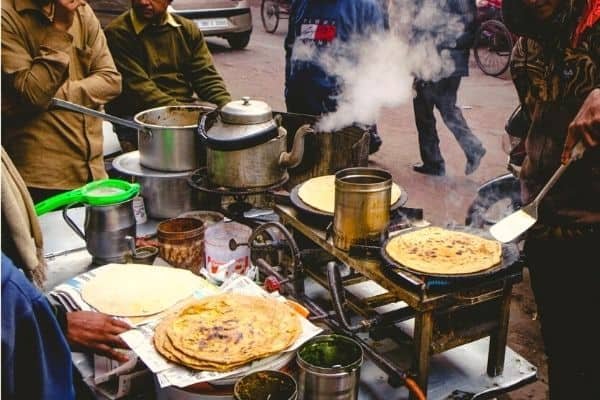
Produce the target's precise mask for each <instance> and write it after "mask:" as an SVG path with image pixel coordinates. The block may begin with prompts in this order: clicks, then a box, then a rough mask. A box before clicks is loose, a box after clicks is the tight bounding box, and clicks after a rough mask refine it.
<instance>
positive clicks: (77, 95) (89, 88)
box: [56, 5, 121, 108]
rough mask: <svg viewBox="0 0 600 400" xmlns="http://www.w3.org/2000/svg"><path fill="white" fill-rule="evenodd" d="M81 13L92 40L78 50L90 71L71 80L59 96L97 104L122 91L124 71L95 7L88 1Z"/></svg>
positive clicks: (91, 105) (89, 37)
mask: <svg viewBox="0 0 600 400" xmlns="http://www.w3.org/2000/svg"><path fill="white" fill-rule="evenodd" d="M80 13H81V15H82V20H83V25H84V26H83V29H85V30H86V31H87V33H86V36H87V38H88V40H87V43H86V48H85V49H83V50H77V52H78V56H79V57H80V58H82V59H84V63H88V62H89V65H90V66H89V73H88V75H87V76H86V77H84V78H83V79H81V80H67V81H66V82H65V83H64V84H63V85H62V86H61V88H60V89H59V90H58V93H57V95H56V97H58V98H61V99H64V100H68V101H71V102H73V103H77V104H81V105H84V106H87V107H92V108H97V107H98V106H99V105H101V104H106V103H107V102H108V101H110V100H112V99H113V98H115V97H117V96H118V95H119V93H121V74H119V72H118V71H117V68H116V67H115V63H114V61H113V58H112V56H111V54H110V51H109V49H108V46H107V44H106V37H105V36H104V33H103V32H102V29H101V27H100V22H99V21H98V18H96V16H95V15H94V12H93V11H92V9H91V8H90V7H89V6H88V5H84V6H82V7H81V8H80Z"/></svg>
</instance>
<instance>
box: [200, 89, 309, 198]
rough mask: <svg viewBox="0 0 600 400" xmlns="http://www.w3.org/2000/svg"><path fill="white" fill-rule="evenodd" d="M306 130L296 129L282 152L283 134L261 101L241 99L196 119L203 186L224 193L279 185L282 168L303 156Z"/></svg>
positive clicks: (283, 174)
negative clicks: (205, 177) (203, 163)
mask: <svg viewBox="0 0 600 400" xmlns="http://www.w3.org/2000/svg"><path fill="white" fill-rule="evenodd" d="M310 132H312V129H311V128H310V127H309V126H308V125H304V126H302V127H300V128H299V129H298V131H297V132H296V135H295V137H294V143H293V147H292V150H291V151H290V152H287V141H286V137H287V131H286V130H285V129H284V128H283V127H282V126H281V123H280V118H277V117H276V118H274V117H273V113H272V110H271V107H269V105H268V104H266V103H265V102H262V101H259V100H251V99H250V98H249V97H243V98H242V100H236V101H232V102H229V103H227V104H226V105H225V106H223V108H222V109H221V110H219V111H214V112H212V113H210V114H207V115H204V116H202V118H201V120H200V123H199V124H198V134H199V136H200V138H201V140H202V142H203V143H204V144H205V145H206V167H207V174H208V181H209V183H210V184H211V185H214V186H224V187H227V188H239V189H244V188H259V187H269V186H274V185H277V184H279V183H284V182H285V181H286V180H287V179H288V172H287V169H288V168H293V167H295V166H297V165H298V164H299V163H300V161H302V156H303V154H304V136H305V135H306V134H307V133H310Z"/></svg>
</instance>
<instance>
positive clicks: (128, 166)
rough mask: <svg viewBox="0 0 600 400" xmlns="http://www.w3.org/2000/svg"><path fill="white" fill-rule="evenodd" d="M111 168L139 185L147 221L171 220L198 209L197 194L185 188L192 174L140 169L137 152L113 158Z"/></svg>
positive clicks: (188, 187) (199, 202)
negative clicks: (148, 218)
mask: <svg viewBox="0 0 600 400" xmlns="http://www.w3.org/2000/svg"><path fill="white" fill-rule="evenodd" d="M113 167H114V169H115V170H117V171H118V172H119V173H121V174H123V175H125V176H127V177H128V178H129V179H132V180H135V181H136V182H138V183H139V184H140V186H141V189H140V195H141V196H142V197H143V199H144V206H145V208H146V213H147V214H148V216H149V217H150V218H154V219H166V218H175V217H177V216H178V215H180V214H181V213H184V212H186V211H191V210H196V209H198V207H199V206H200V204H201V199H200V198H199V195H198V194H196V193H195V191H194V190H193V189H192V188H191V187H190V186H189V185H188V179H189V178H190V176H191V175H192V173H193V171H189V172H188V171H184V172H161V171H156V170H152V169H149V168H144V167H143V166H142V165H141V163H140V152H139V151H132V152H130V153H125V154H122V155H120V156H119V157H117V158H115V159H114V160H113Z"/></svg>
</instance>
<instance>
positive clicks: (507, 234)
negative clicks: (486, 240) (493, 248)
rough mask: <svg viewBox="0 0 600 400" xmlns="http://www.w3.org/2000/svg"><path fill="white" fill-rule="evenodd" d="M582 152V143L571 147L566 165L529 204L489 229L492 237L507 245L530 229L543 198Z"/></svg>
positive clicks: (562, 166)
mask: <svg viewBox="0 0 600 400" xmlns="http://www.w3.org/2000/svg"><path fill="white" fill-rule="evenodd" d="M584 151H585V147H584V145H583V143H582V142H578V143H577V144H576V145H575V147H573V151H572V152H571V158H570V159H569V161H568V162H567V163H566V164H561V166H560V167H559V168H558V169H557V170H556V172H554V174H553V175H552V177H550V180H548V182H547V183H546V184H545V185H544V187H543V188H542V190H540V192H539V193H538V195H537V196H535V199H533V201H532V202H531V203H529V204H527V205H525V206H523V207H522V208H520V209H519V210H517V211H515V212H514V213H512V214H510V215H507V216H506V217H504V218H502V219H501V220H500V221H498V222H496V223H495V224H494V225H492V226H491V227H490V233H491V234H492V236H493V237H494V238H496V240H499V241H500V242H502V243H507V242H510V241H512V240H514V239H516V238H517V237H518V236H519V235H520V234H522V233H523V232H525V231H526V230H527V229H529V228H531V227H532V226H533V224H535V222H536V221H537V219H538V206H539V204H540V202H541V201H542V199H543V198H544V196H546V194H547V193H548V192H549V191H550V189H551V188H552V187H553V186H554V184H555V183H556V181H558V179H559V178H560V177H561V175H562V174H563V173H564V172H565V171H566V169H567V168H568V167H569V165H571V162H573V161H574V160H577V159H579V158H581V157H582V156H583V152H584Z"/></svg>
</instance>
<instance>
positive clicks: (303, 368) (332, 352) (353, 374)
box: [296, 335, 363, 400]
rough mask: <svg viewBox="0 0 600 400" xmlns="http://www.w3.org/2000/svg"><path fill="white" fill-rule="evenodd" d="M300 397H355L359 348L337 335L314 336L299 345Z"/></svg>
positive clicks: (308, 399) (318, 399) (317, 399)
mask: <svg viewBox="0 0 600 400" xmlns="http://www.w3.org/2000/svg"><path fill="white" fill-rule="evenodd" d="M296 361H297V363H298V366H299V367H300V369H299V371H298V394H299V396H298V398H299V399H300V400H356V399H358V386H359V380H360V367H361V365H362V362H363V350H362V347H361V346H360V344H358V343H357V342H355V341H354V340H352V339H350V338H348V337H346V336H341V335H323V336H316V337H314V338H312V339H311V340H309V341H308V342H306V343H304V344H303V345H302V346H301V347H300V348H299V349H298V353H297V356H296Z"/></svg>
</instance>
